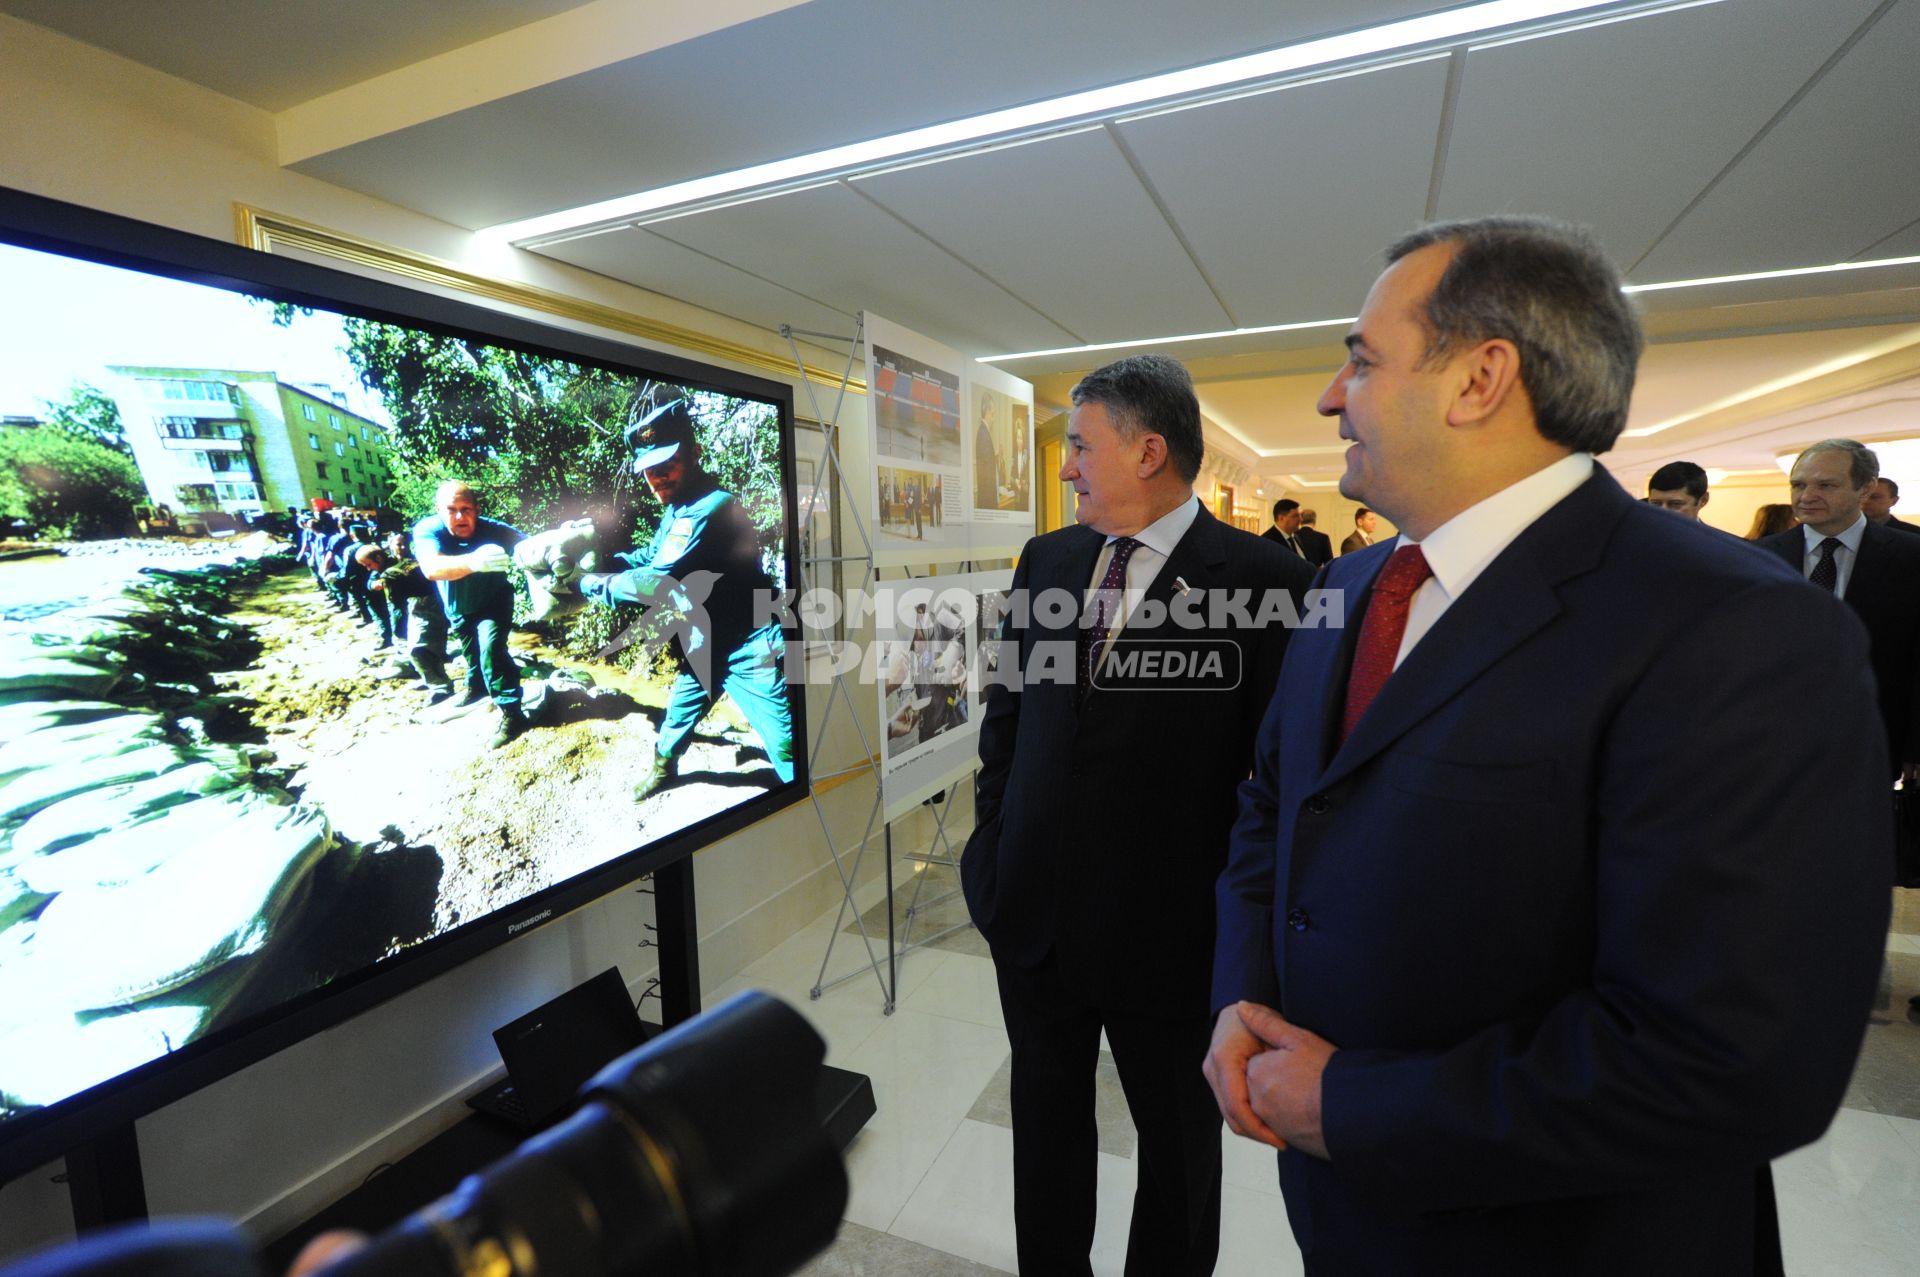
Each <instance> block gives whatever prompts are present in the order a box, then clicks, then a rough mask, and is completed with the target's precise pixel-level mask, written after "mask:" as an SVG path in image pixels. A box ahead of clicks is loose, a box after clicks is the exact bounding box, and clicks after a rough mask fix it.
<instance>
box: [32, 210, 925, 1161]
mask: <svg viewBox="0 0 1920 1277" xmlns="http://www.w3.org/2000/svg"><path fill="white" fill-rule="evenodd" d="M395 291H398V290H395ZM0 294H4V295H5V296H6V297H7V298H8V299H9V303H8V305H6V306H5V307H0V348H4V349H5V350H6V351H7V359H6V360H5V361H4V364H3V365H0V416H3V417H4V425H0V515H4V516H5V519H6V521H7V523H8V524H9V527H8V530H7V535H8V537H9V538H10V539H9V541H8V542H7V544H8V545H9V546H13V545H14V544H15V542H18V544H19V545H20V546H25V547H28V548H27V549H24V550H22V549H18V548H16V551H15V553H16V554H19V555H22V556H23V557H18V558H15V557H14V556H13V555H9V556H8V557H7V559H6V560H5V561H0V1141H4V1139H5V1138H6V1135H7V1127H8V1124H9V1122H11V1121H14V1120H17V1119H21V1118H23V1117H26V1116H28V1115H32V1114H35V1113H36V1112H38V1111H40V1110H42V1109H44V1108H46V1107H47V1106H51V1105H55V1104H58V1103H60V1102H61V1101H63V1100H66V1099H67V1098H68V1097H70V1096H74V1095H76V1094H77V1093H79V1092H83V1091H85V1090H87V1089H88V1088H90V1087H94V1086H96V1085H98V1084H101V1083H105V1082H108V1081H110V1080H113V1079H115V1078H116V1077H119V1076H120V1075H122V1074H125V1073H126V1072H127V1071H129V1070H132V1069H135V1068H138V1067H140V1066H142V1065H144V1064H146V1063H148V1062H149V1061H152V1060H155V1059H157V1058H159V1057H161V1056H163V1055H165V1054H167V1053H169V1052H173V1051H177V1050H180V1049H181V1048H184V1047H188V1046H190V1045H192V1044H194V1043H196V1042H197V1041H200V1040H202V1039H205V1038H207V1037H208V1036H209V1035H211V1034H215V1033H218V1032H220V1031H221V1030H223V1029H225V1028H228V1027H232V1026H239V1025H242V1024H243V1023H246V1022H249V1021H250V1018H252V1017H260V1016H269V1015H272V1014H274V1013H276V1012H279V1011H281V1010H283V1009H284V1008H286V1007H289V1006H292V1005H294V1004H295V1003H299V1002H301V1001H302V1000H303V999H304V1000H306V1001H307V1002H309V1003H310V1002H311V1001H312V997H311V996H310V995H314V994H315V993H316V991H319V990H322V989H325V988H327V987H328V986H329V985H333V984H335V982H339V981H343V980H347V979H350V978H360V977H362V976H364V975H365V973H367V972H368V971H369V970H371V969H373V968H375V967H379V966H382V965H383V964H389V963H392V962H396V961H404V960H405V959H406V958H407V956H408V955H409V953H410V951H414V950H417V949H421V948H423V947H425V946H430V945H433V944H435V943H436V942H441V941H444V940H447V939H448V938H449V937H450V936H451V935H452V934H453V933H456V932H460V931H461V929H462V928H465V927H468V926H469V924H476V925H477V924H479V923H481V922H483V921H485V920H488V919H489V918H494V919H499V918H500V916H501V913H502V911H505V910H508V909H509V908H513V907H521V908H522V909H523V910H524V909H525V908H526V907H527V906H528V902H529V900H530V899H531V898H534V897H536V896H537V894H538V893H541V892H543V891H546V890H548V889H550V888H556V887H558V886H561V885H563V884H568V883H569V882H576V883H577V882H578V881H581V876H582V875H588V874H592V873H595V872H596V871H600V870H602V869H603V868H604V867H606V866H608V865H610V864H611V863H612V862H614V861H616V860H618V859H620V858H622V857H627V856H630V855H636V854H638V853H640V852H641V851H643V850H644V849H646V848H648V847H651V846H654V845H656V844H660V843H661V842H662V840H665V839H670V838H676V837H678V836H682V835H684V836H685V837H684V838H681V841H682V842H685V841H686V839H688V838H696V837H698V831H699V830H700V829H701V828H703V827H704V828H708V829H713V828H720V827H722V826H724V827H728V828H730V827H732V826H731V825H728V824H727V823H726V822H727V820H728V819H729V818H730V817H732V816H734V815H736V814H737V813H739V812H740V811H741V810H742V809H746V808H751V807H753V806H754V805H755V803H756V802H757V800H760V799H762V798H766V797H767V796H768V795H770V794H772V793H773V792H774V791H776V790H780V791H782V795H781V796H782V797H783V798H790V796H791V795H792V794H793V793H794V792H798V791H797V788H796V787H795V786H794V785H793V784H792V782H794V781H795V779H796V762H797V759H798V755H799V751H798V750H797V749H796V744H795V723H796V721H797V720H799V719H800V718H801V713H800V704H799V701H798V699H797V696H798V692H797V689H793V688H789V687H788V685H787V683H786V681H785V678H784V675H783V636H782V633H781V630H780V629H779V628H778V625H777V623H776V622H775V621H774V620H773V619H772V618H773V614H772V612H771V609H770V608H768V607H767V606H766V600H767V599H768V598H769V597H770V595H771V593H772V592H774V591H778V590H781V589H784V588H785V587H786V585H787V565H788V547H787V544H786V538H787V535H788V527H789V522H788V520H789V509H788V494H789V493H790V492H791V490H792V477H791V475H790V474H788V473H787V472H786V466H787V461H786V458H787V456H788V455H789V454H788V451H787V444H788V442H789V441H787V440H784V439H783V437H782V404H781V403H779V402H777V401H776V400H774V399H772V398H756V397H748V396H742V395H736V394H728V393H722V392H720V391H717V390H714V389H712V388H710V387H704V388H703V386H701V385H688V384H681V383H679V382H676V381H672V380H666V379H662V378H660V377H656V376H650V375H647V374H646V373H645V372H643V371H641V370H640V369H637V368H630V369H624V370H623V369H622V368H620V367H619V366H618V365H617V364H615V363H613V362H611V357H608V359H609V362H605V363H601V362H592V361H587V360H584V359H583V360H580V361H575V360H572V359H567V358H562V357H559V356H558V355H556V354H554V353H552V352H551V351H550V350H542V349H535V348H533V347H530V346H520V345H515V344H506V343H496V342H492V341H487V340H482V339H480V338H479V337H477V336H474V335H465V336H462V335H446V334H444V333H442V332H439V331H429V330H428V329H427V328H425V327H412V326H408V325H406V324H401V323H394V322H383V321H382V320H379V319H375V318H370V317H366V316H364V315H359V314H354V313H346V312H345V311H341V312H335V311H332V310H328V309H325V308H323V307H320V306H313V305H293V304H287V303H284V302H276V301H273V300H268V299H266V298H262V297H256V296H249V295H246V294H243V293H240V292H234V291H227V290H225V289H221V288H215V287H209V286H205V285H201V284H197V283H188V282H184V281H182V280H179V279H174V278H170V277H167V276H165V275H161V274H151V273H147V272H144V271H138V270H131V269H122V268H119V267H114V266H108V265H103V264H100V263H97V262H93V261H88V260H83V259H81V258H79V257H70V256H65V255H62V254H58V253H50V252H41V251H34V250H30V249H27V248H23V247H18V246H15V245H9V244H5V243H0ZM527 327H529V328H531V326H527ZM540 331H550V330H540ZM582 348H585V347H584V346H583V347H582ZM602 348H604V349H615V350H617V349H619V348H616V347H612V346H611V345H610V343H602V344H601V346H600V347H596V349H602ZM640 353H641V352H634V354H635V355H636V356H637V355H639V354H640ZM938 417H939V413H938V412H934V413H933V415H932V418H930V419H929V420H930V422H931V423H932V424H931V425H928V423H917V424H919V425H927V426H928V428H927V431H926V434H927V442H928V444H929V445H930V446H932V447H933V448H935V449H936V450H938V449H940V448H942V447H944V446H946V445H945V444H943V443H942V442H941V439H942V438H943V436H940V434H939V431H938V430H937V429H933V428H932V426H934V425H937V424H938V422H937V420H935V419H937V418H938ZM952 454H953V457H954V458H955V459H956V461H957V458H958V444H957V442H955V443H953V445H952ZM48 546H56V547H59V548H60V549H61V553H58V554H49V553H46V547H48ZM709 836H710V835H709ZM536 903H537V902H536ZM551 912H552V911H549V913H548V914H541V913H539V912H538V911H537V910H536V911H535V912H533V913H532V914H531V915H530V916H527V920H526V921H525V922H524V923H516V924H514V929H518V927H519V926H522V925H525V926H530V925H534V924H535V923H537V922H538V921H539V920H541V918H543V917H545V916H549V914H551ZM503 929H504V928H503Z"/></svg>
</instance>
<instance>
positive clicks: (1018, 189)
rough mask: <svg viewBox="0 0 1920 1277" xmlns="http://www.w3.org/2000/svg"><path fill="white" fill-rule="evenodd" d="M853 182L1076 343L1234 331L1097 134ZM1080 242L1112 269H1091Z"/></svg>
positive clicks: (1108, 141) (1109, 143)
mask: <svg viewBox="0 0 1920 1277" xmlns="http://www.w3.org/2000/svg"><path fill="white" fill-rule="evenodd" d="M853 187H854V189H855V191H856V192H859V193H862V194H865V195H868V196H870V197H872V198H874V199H876V200H878V201H879V202H880V203H882V204H884V205H885V206H887V207H888V208H890V209H892V210H893V211H894V212H895V213H898V214H899V215H900V216H901V217H904V218H905V219H906V220H907V221H909V222H911V223H913V225H914V226H916V227H917V228H919V229H920V230H922V231H924V232H926V234H928V235H929V236H931V237H932V238H933V239H935V240H937V241H939V242H940V244H942V245H943V246H945V247H946V248H948V249H951V250H952V251H953V252H954V253H955V254H957V255H958V256H960V257H962V258H964V259H966V260H967V261H968V262H970V263H972V264H973V265H974V266H977V267H978V268H980V269H981V270H982V271H984V272H986V273H987V274H988V275H990V276H992V277H993V278H994V279H996V280H998V281H999V282H1001V283H1002V284H1005V285H1006V286H1007V287H1008V288H1010V289H1012V290H1013V291H1014V292H1016V293H1018V294H1020V295H1021V296H1022V297H1025V298H1026V299H1028V300H1029V301H1031V302H1032V303H1033V304H1034V305H1035V306H1036V307H1038V308H1039V309H1040V310H1042V311H1044V312H1046V314H1047V315H1048V316H1050V317H1051V318H1052V319H1053V320H1054V321H1055V322H1057V323H1059V324H1060V325H1061V326H1062V327H1064V328H1067V329H1070V330H1072V331H1073V332H1076V333H1079V334H1080V336H1081V338H1082V339H1083V340H1085V341H1090V342H1095V341H1114V340H1118V339H1120V338H1123V337H1133V336H1138V335H1139V334H1141V333H1154V332H1160V333H1190V332H1212V331H1215V330H1218V329H1222V328H1231V327H1233V326H1234V325H1233V321H1232V320H1231V319H1230V318H1229V316H1228V315H1227V312H1226V311H1225V310H1223V309H1221V306H1220V303H1219V301H1218V300H1217V299H1216V298H1215V297H1214V295H1213V292H1212V290H1211V289H1209V288H1208V287H1207V282H1206V280H1205V279H1203V278H1202V277H1201V275H1200V273H1199V272H1198V271H1197V270H1195V269H1194V266H1193V260H1192V258H1190V257H1188V256H1187V252H1186V250H1185V249H1183V248H1181V247H1180V241H1179V240H1178V239H1177V238H1175V236H1174V233H1173V231H1172V229H1171V228H1169V227H1168V225H1167V221H1166V218H1164V217H1162V216H1161V215H1160V210H1159V209H1157V208H1155V207H1154V204H1153V200H1152V199H1151V198H1150V197H1149V196H1148V195H1147V193H1146V191H1145V190H1144V189H1142V188H1141V185H1140V182H1139V180H1138V179H1137V178H1135V177H1134V175H1133V170H1132V169H1131V168H1129V167H1128V166H1127V161H1126V157H1125V156H1123V155H1122V154H1121V153H1120V151H1119V149H1118V148H1117V147H1116V146H1114V144H1113V139H1112V138H1111V137H1110V136H1108V134H1107V133H1106V131H1105V130H1098V129H1097V130H1094V131H1093V132H1090V133H1076V134H1072V135H1070V136H1067V137H1060V138H1054V139H1051V140H1049V141H1045V142H1034V143H1030V144H1028V145H1026V146H1014V147H1005V148H1002V149H1000V150H997V151H989V152H987V153H985V154H982V155H972V156H967V157H965V158H962V159H956V160H950V161H947V162H945V163H942V164H923V165H919V166H917V167H915V168H910V169H904V170H899V171H895V172H892V173H883V174H878V175H876V176H873V177H870V178H862V179H859V180H857V181H855V182H854V183H853ZM1089 248H1092V249H1094V251H1095V252H1097V254H1098V259H1099V261H1102V262H1110V263H1113V264H1114V266H1113V267H1112V268H1110V269H1099V268H1097V267H1095V266H1093V265H1092V264H1091V263H1089V261H1088V260H1087V257H1086V252H1087V250H1088V249H1089Z"/></svg>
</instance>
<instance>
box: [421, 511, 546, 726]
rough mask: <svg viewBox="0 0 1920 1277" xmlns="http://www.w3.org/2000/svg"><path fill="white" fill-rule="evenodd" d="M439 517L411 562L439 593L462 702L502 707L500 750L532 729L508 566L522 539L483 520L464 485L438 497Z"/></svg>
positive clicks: (425, 526) (429, 520) (424, 526)
mask: <svg viewBox="0 0 1920 1277" xmlns="http://www.w3.org/2000/svg"><path fill="white" fill-rule="evenodd" d="M433 504H434V505H435V507H437V508H438V509H439V511H440V513H438V514H434V515H428V516H427V517H426V518H424V519H422V520H420V522H419V523H418V524H416V525H414V529H413V557H414V558H415V559H417V560H419V563H420V570H421V571H422V572H423V573H425V574H426V576H427V579H428V580H430V581H436V582H438V583H439V587H440V602H441V604H442V606H443V607H444V608H445V610H446V614H447V624H448V625H449V626H450V627H451V628H452V630H453V634H454V637H455V638H456V639H458V640H459V642H460V654H461V655H462V656H463V657H465V658H466V662H467V693H466V695H465V696H464V697H462V698H461V700H460V702H459V703H460V704H462V705H473V704H477V703H478V702H480V701H481V700H483V699H485V698H486V697H488V696H491V697H493V703H494V704H495V705H496V706H498V707H499V709H500V726H499V728H498V729H497V730H495V732H494V734H493V742H492V745H493V748H495V749H499V748H501V747H502V746H504V745H506V744H507V743H508V742H509V741H511V740H513V738H514V737H516V736H518V735H520V733H522V732H524V731H526V730H527V719H526V715H525V714H523V713H522V712H521V710H520V668H519V666H517V665H515V664H514V663H513V653H512V652H510V651H508V650H507V635H508V633H509V632H510V631H511V630H512V629H513V582H512V580H511V579H510V578H509V577H508V576H507V568H508V566H509V565H510V564H511V563H512V562H513V554H512V550H513V547H514V546H516V545H518V544H519V543H520V542H521V541H522V540H523V539H524V538H523V537H522V536H521V534H520V532H519V530H518V529H516V528H514V527H513V526H511V525H510V524H505V523H500V522H498V521H496V520H494V519H483V518H481V517H480V503H479V499H478V498H477V497H475V495H474V492H473V489H472V488H469V487H468V486H467V485H466V484H464V483H462V482H460V481H459V480H458V479H449V480H448V481H447V482H445V483H443V484H441V485H440V488H439V490H438V491H437V492H435V493H434V498H433Z"/></svg>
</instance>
